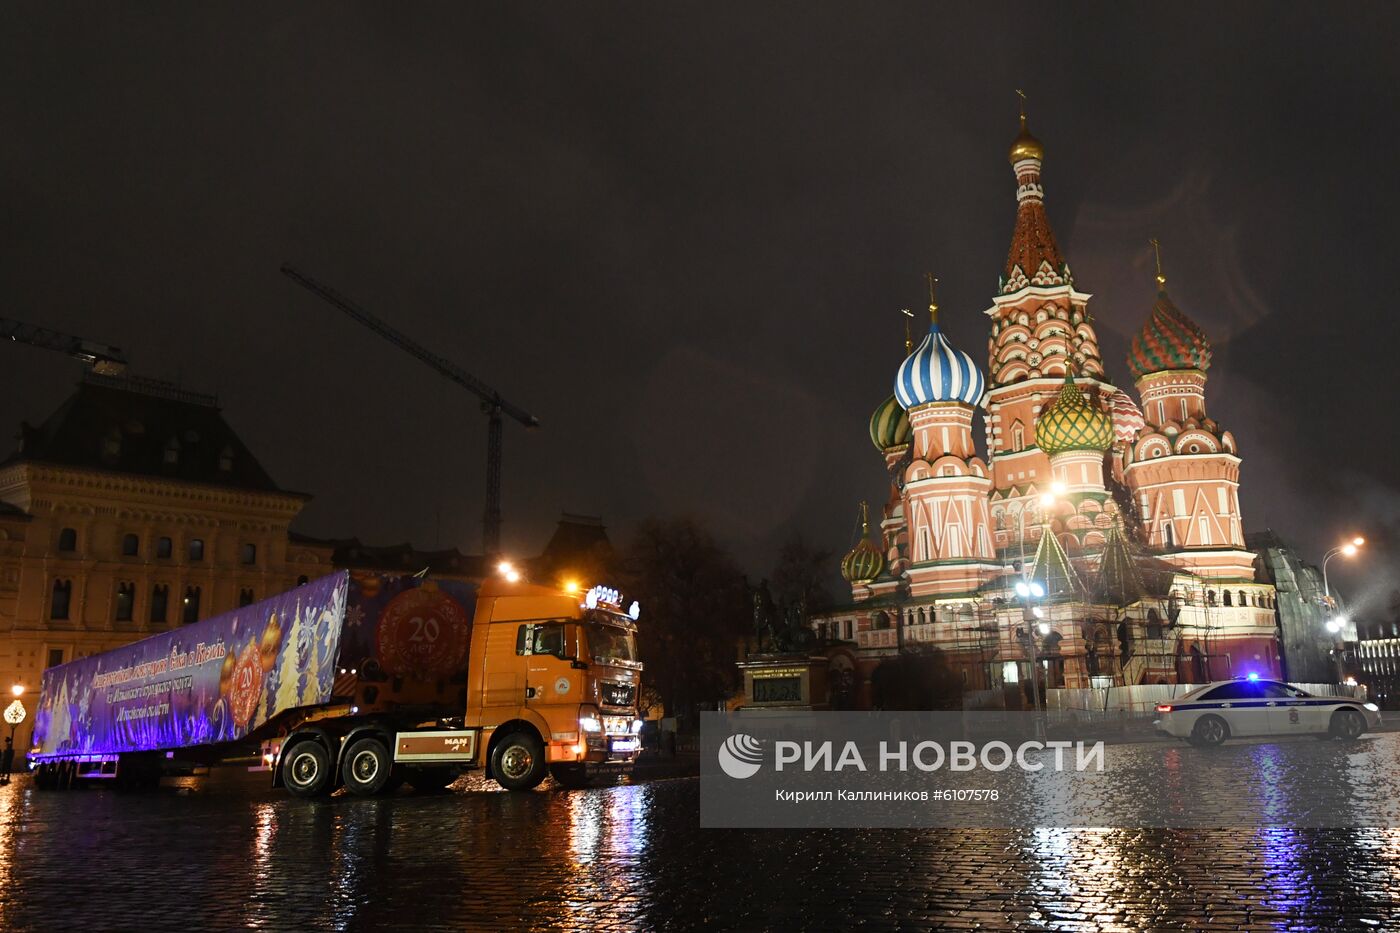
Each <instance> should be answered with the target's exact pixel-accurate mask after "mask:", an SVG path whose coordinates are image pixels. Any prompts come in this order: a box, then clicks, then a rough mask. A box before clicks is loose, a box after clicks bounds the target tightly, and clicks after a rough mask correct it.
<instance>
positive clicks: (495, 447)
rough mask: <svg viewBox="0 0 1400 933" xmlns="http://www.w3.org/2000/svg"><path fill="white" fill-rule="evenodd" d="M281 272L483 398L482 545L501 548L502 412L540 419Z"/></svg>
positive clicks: (329, 294) (311, 282)
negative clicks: (484, 460) (484, 490)
mask: <svg viewBox="0 0 1400 933" xmlns="http://www.w3.org/2000/svg"><path fill="white" fill-rule="evenodd" d="M282 274H283V275H285V276H286V277H287V278H289V279H291V280H292V281H293V282H296V283H297V284H298V285H300V286H301V287H302V288H305V289H306V290H307V291H310V292H312V293H314V294H316V295H319V296H320V297H321V298H323V299H325V300H326V301H327V302H329V303H330V304H332V305H335V306H336V307H337V308H339V309H340V310H341V311H344V312H345V313H346V314H347V315H348V316H349V317H350V318H352V319H353V320H355V321H358V322H359V323H361V324H363V325H364V326H365V327H368V328H369V329H370V330H372V331H374V332H375V333H376V334H378V335H379V336H381V337H383V338H384V339H385V340H387V341H389V342H390V343H392V344H393V345H394V346H396V347H398V348H399V349H400V350H403V351H404V352H405V353H408V354H409V355H410V356H414V357H416V358H417V359H419V360H420V361H422V362H424V363H427V364H428V365H429V366H430V367H432V368H433V369H435V370H437V372H438V373H439V374H441V375H443V376H445V377H447V378H448V379H450V380H452V381H453V382H455V383H457V384H458V385H459V386H461V387H462V388H464V389H466V390H467V391H468V392H471V393H473V394H475V395H476V396H477V397H478V398H480V399H481V410H482V411H483V412H485V413H486V510H485V514H484V516H483V517H482V523H481V524H482V545H483V548H484V549H485V552H486V554H487V555H493V554H498V553H500V550H501V421H502V418H501V416H502V415H509V416H510V417H512V418H514V419H515V420H516V421H518V422H520V423H521V424H523V425H524V426H525V427H527V428H537V427H539V424H540V420H539V419H538V418H536V417H535V416H534V415H532V414H530V413H529V412H527V411H525V410H524V409H523V408H519V407H518V406H515V405H512V404H511V403H510V402H507V401H506V400H505V399H503V398H501V393H499V392H497V391H496V390H495V389H493V388H491V387H490V386H489V385H487V384H486V383H484V382H482V381H481V380H480V379H478V378H476V377H475V376H473V375H471V374H470V373H468V372H466V371H465V370H463V369H462V368H461V367H460V366H457V365H456V364H455V363H452V362H450V361H448V360H445V359H443V358H442V357H440V356H438V355H437V354H436V353H433V352H432V351H431V350H429V349H427V348H426V347H424V346H423V345H422V344H420V343H418V342H417V341H416V340H414V339H413V338H411V337H408V336H407V335H405V334H401V333H399V332H398V331H397V330H395V329H394V328H392V327H390V326H389V325H388V324H386V323H384V322H383V321H381V320H380V319H379V318H377V317H375V316H374V315H373V314H370V313H369V312H368V311H366V310H365V309H364V308H361V307H360V306H359V305H357V304H355V302H353V301H351V300H350V299H349V298H346V297H345V296H344V295H342V294H341V293H340V292H338V291H336V290H335V289H333V288H331V287H330V286H329V285H325V284H323V283H321V282H318V281H316V280H315V279H313V278H311V277H310V276H308V275H305V274H304V273H302V272H300V271H298V270H297V269H296V268H295V267H294V266H292V265H290V264H287V263H284V264H283V265H282Z"/></svg>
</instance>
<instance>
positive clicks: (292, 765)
mask: <svg viewBox="0 0 1400 933" xmlns="http://www.w3.org/2000/svg"><path fill="white" fill-rule="evenodd" d="M282 783H283V784H285V785H287V792H288V793H290V794H292V795H293V796H295V797H323V796H325V795H326V794H329V793H330V792H331V787H332V785H334V784H335V771H334V766H333V765H332V764H331V753H330V752H328V751H326V747H325V746H324V745H322V744H321V743H320V742H318V741H316V740H315V739H304V740H302V741H300V742H298V743H297V744H295V745H293V746H292V747H291V750H290V751H286V752H283V753H282Z"/></svg>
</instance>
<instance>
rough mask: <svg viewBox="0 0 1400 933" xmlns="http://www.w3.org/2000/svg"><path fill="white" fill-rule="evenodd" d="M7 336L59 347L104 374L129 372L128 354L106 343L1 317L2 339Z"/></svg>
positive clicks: (45, 347) (17, 339)
mask: <svg viewBox="0 0 1400 933" xmlns="http://www.w3.org/2000/svg"><path fill="white" fill-rule="evenodd" d="M5 337H8V338H9V339H10V340H11V341H12V342H14V343H26V344H29V346H31V347H39V348H41V349H44V350H57V351H58V352H59V353H64V354H67V355H68V356H71V357H73V359H75V360H81V361H82V362H84V363H86V364H87V365H89V366H91V367H92V370H93V372H96V373H101V374H102V375H104V376H120V375H121V374H122V373H123V372H125V371H126V354H125V353H123V352H122V351H121V350H120V349H119V348H117V347H112V346H108V345H107V344H105V343H96V342H94V341H92V340H87V339H85V338H83V337H74V336H72V335H71V334H62V333H59V332H58V331H56V330H49V329H48V328H47V327H40V326H39V325H37V324H26V323H24V322H23V321H12V320H10V319H9V318H3V317H0V338H5Z"/></svg>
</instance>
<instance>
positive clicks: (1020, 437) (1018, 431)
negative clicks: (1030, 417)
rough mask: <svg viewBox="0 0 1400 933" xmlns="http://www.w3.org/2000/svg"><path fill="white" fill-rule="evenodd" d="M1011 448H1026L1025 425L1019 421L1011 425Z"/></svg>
mask: <svg viewBox="0 0 1400 933" xmlns="http://www.w3.org/2000/svg"><path fill="white" fill-rule="evenodd" d="M1011 449H1012V450H1025V449H1026V427H1025V425H1023V424H1021V422H1019V421H1018V422H1016V423H1015V424H1013V425H1012V426H1011Z"/></svg>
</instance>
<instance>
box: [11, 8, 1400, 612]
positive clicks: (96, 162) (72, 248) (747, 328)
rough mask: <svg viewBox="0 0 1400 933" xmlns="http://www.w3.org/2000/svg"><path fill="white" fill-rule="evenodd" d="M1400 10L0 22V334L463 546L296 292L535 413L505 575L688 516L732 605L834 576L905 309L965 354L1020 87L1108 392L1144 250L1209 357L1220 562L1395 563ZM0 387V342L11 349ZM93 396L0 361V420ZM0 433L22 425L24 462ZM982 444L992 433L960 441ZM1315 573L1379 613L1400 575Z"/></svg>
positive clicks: (437, 492)
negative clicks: (345, 300)
mask: <svg viewBox="0 0 1400 933" xmlns="http://www.w3.org/2000/svg"><path fill="white" fill-rule="evenodd" d="M1397 18H1398V17H1397V14H1396V13H1395V10H1394V7H1393V6H1389V5H1385V4H1380V3H1374V4H1370V3H1352V4H1336V5H1334V4H1327V5H1322V4H1311V5H1303V4H1286V5H1281V4H1243V3H1235V4H1205V3H1199V4H1172V5H1165V4H1156V5H1146V4H1121V3H1112V4H1087V3H1080V4H1073V5H1070V4H1063V5H1060V4H1050V3H1038V4H1028V5H1011V4H983V3H976V4H967V5H954V4H935V3H909V4H897V3H881V4H849V3H829V4H814V3H813V4H797V3H789V4H776V3H751V2H746V3H732V4H716V3H693V4H680V3H665V4H658V3H651V2H648V3H606V4H603V3H563V2H559V3H552V4H531V3H503V4H496V5H488V4H471V5H465V4H442V5H429V4H421V3H416V4H388V3H381V4H370V5H356V4H344V3H334V4H332V3H325V4H310V3H300V4H296V3H292V4H288V3H274V4H249V3H238V4H223V3H198V4H168V3H167V4H158V5H145V4H134V3H120V4H118V3H92V4H82V5H78V4H62V3H24V4H17V3H11V4H6V5H5V6H4V7H3V9H2V10H0V196H3V204H4V210H3V212H0V288H3V295H4V304H5V310H4V311H3V312H0V313H3V314H5V315H6V316H10V317H16V318H20V319H22V320H28V321H34V322H39V323H43V324H46V325H48V326H51V327H55V328H59V329H63V330H68V331H71V332H74V333H78V334H82V335H84V336H88V337H92V338H94V339H98V340H104V341H107V342H111V343H114V344H117V345H120V346H123V347H126V348H127V349H128V350H129V352H130V355H131V357H132V359H133V362H134V368H135V369H136V370H137V371H138V372H141V373H143V374H146V375H150V376H156V377H161V378H167V379H178V380H180V381H181V382H183V383H184V384H186V385H187V386H188V387H190V388H195V389H204V390H210V391H217V392H218V393H219V394H220V396H221V398H222V399H223V402H224V407H225V411H226V414H227V417H228V419H229V420H230V421H231V422H232V423H233V425H234V426H235V427H236V428H237V429H238V430H239V431H240V432H241V433H242V434H243V436H244V437H245V439H246V440H247V442H248V443H249V445H250V446H251V447H252V448H253V450H254V451H255V452H256V453H257V454H258V456H259V457H260V459H261V460H262V461H263V463H264V465H265V466H266V467H267V468H268V470H269V471H270V472H271V473H272V475H273V476H274V477H275V478H276V479H277V480H278V481H279V482H280V483H282V484H283V485H284V486H286V487H289V488H293V489H299V490H306V491H309V492H312V493H314V494H315V496H316V499H315V501H314V502H313V503H312V504H311V505H310V506H309V507H308V508H307V510H306V512H305V513H304V516H303V519H302V520H301V522H300V524H299V526H298V527H299V528H300V529H301V530H304V531H306V532H308V533H313V534H325V535H342V534H352V533H353V534H358V535H360V536H361V537H362V538H365V539H367V540H371V541H377V542H386V541H391V540H402V539H405V538H409V539H412V540H413V541H415V542H416V543H419V544H421V545H424V546H432V545H433V544H434V543H435V542H436V541H437V540H439V536H438V528H439V523H440V525H441V528H442V532H441V538H440V540H441V543H442V544H444V545H446V544H453V543H456V544H460V545H462V546H463V547H464V548H475V547H476V546H477V544H478V543H479V540H480V537H479V535H480V530H479V529H480V525H479V518H480V512H481V491H482V488H483V478H482V477H483V463H482V461H483V446H484V435H485V430H484V424H483V419H482V417H481V416H480V414H479V413H478V411H477V408H476V405H475V404H474V402H473V400H472V399H470V398H469V397H467V396H466V395H465V394H464V393H462V392H460V391H458V390H456V389H455V388H454V387H452V386H451V385H449V384H448V383H446V382H444V381H443V380H442V379H440V378H439V377H437V376H436V375H434V374H433V373H431V372H429V371H428V370H426V369H425V368H424V367H423V366H422V365H420V364H419V363H417V362H415V361H414V360H412V359H410V358H408V357H406V356H404V355H402V354H401V353H399V352H398V351H396V350H394V349H393V348H392V347H390V346H388V345H387V344H384V343H381V342H380V341H379V340H378V339H377V338H376V337H374V336H373V335H371V334H370V333H368V332H367V331H363V330H362V329H360V328H359V327H358V326H357V325H354V324H352V323H351V322H349V321H348V320H346V319H344V318H342V317H341V316H340V315H339V314H338V312H336V311H334V310H333V309H331V308H330V307H329V306H326V305H324V304H322V303H320V302H319V301H318V300H316V299H315V298H313V297H312V296H310V295H309V294H308V293H306V292H304V291H302V290H300V289H299V288H297V287H296V286H295V285H293V284H292V283H290V282H289V281H287V280H286V279H284V278H283V277H282V276H281V275H279V274H278V271H277V270H278V266H279V264H280V263H281V262H283V261H284V260H290V261H293V262H295V263H297V264H299V265H301V266H302V267H304V268H305V269H306V270H307V271H309V272H310V273H311V274H313V275H315V276H317V277H320V278H322V279H324V280H326V281H328V282H331V283H334V284H335V285H336V286H337V287H339V288H340V289H341V290H342V291H344V292H346V293H348V294H350V295H352V296H354V297H356V298H357V299H359V300H360V301H361V302H362V303H363V304H365V305H366V306H368V307H369V308H371V309H372V310H374V311H375V312H377V313H378V314H380V315H381V316H382V317H384V318H386V319H388V320H390V321H392V322H393V323H395V324H396V325H397V326H399V327H400V328H402V329H403V330H405V331H407V332H409V333H411V334H414V335H416V336H418V337H419V338H421V339H422V340H423V341H424V342H426V343H429V344H430V345H431V346H433V347H434V348H435V349H437V350H438V351H439V352H440V353H442V354H443V355H445V356H447V357H449V358H451V359H454V360H457V361H459V362H460V363H461V364H462V365H463V366H464V367H466V368H467V369H468V370H470V371H473V372H475V373H477V374H478V375H480V376H481V377H482V378H484V379H486V380H487V381H489V382H491V383H493V384H495V385H496V386H498V387H499V389H500V390H501V391H502V393H503V394H504V395H505V396H506V397H508V398H510V399H512V400H513V401H515V402H517V403H518V404H520V405H522V406H523V407H525V408H527V409H529V410H531V411H532V412H534V413H535V414H537V415H538V416H539V418H540V419H541V421H542V422H543V425H544V427H543V428H542V429H540V430H539V431H538V432H535V433H534V434H531V435H526V434H524V433H523V432H521V431H519V430H511V429H510V428H509V427H508V429H507V436H506V470H507V477H506V486H505V495H506V501H505V514H506V519H507V526H506V543H507V545H508V546H509V547H511V548H513V549H518V550H522V551H533V550H535V549H537V548H538V547H539V545H540V544H541V543H542V541H543V539H544V537H545V536H546V535H547V533H548V532H549V530H550V528H551V527H552V525H553V522H554V520H555V518H556V517H557V514H558V512H559V511H560V510H561V509H568V510H573V511H579V512H588V513H600V514H602V515H604V516H605V517H606V519H607V521H608V523H609V525H610V526H611V527H612V528H613V529H614V531H615V532H616V533H617V534H619V535H623V534H625V532H626V529H627V528H628V527H629V525H630V524H631V523H632V522H634V521H635V520H636V519H638V518H639V517H642V516H646V515H652V514H663V515H667V514H675V513H692V514H695V515H698V516H700V517H702V518H703V519H705V520H706V521H707V522H709V523H710V524H711V525H712V526H713V528H714V529H715V531H716V532H717V533H718V534H719V535H720V536H721V537H722V538H724V539H725V540H726V541H728V542H729V543H730V544H731V545H732V546H733V547H734V549H735V551H736V553H737V554H738V555H739V556H740V557H741V559H742V560H743V562H744V563H745V564H746V566H747V567H748V568H749V569H750V570H752V571H754V572H762V571H765V570H766V569H767V567H768V565H769V564H770V563H771V556H772V553H773V551H774V550H775V548H776V545H777V543H778V542H779V541H780V540H781V539H782V538H783V537H784V536H786V535H787V534H788V533H789V532H790V531H791V530H793V529H800V530H802V531H803V532H804V533H806V534H807V535H808V536H809V537H811V538H813V539H815V540H820V541H822V542H826V543H829V544H830V545H831V546H832V547H834V548H844V547H845V546H846V545H847V544H848V543H849V539H850V534H851V525H852V521H853V514H854V508H855V503H856V502H857V501H858V500H859V499H861V498H862V497H868V498H871V499H873V500H879V499H880V498H881V496H882V494H883V490H884V478H883V470H882V466H881V463H880V459H879V457H878V455H877V454H876V453H875V451H874V450H873V449H872V448H871V447H870V444H869V441H868V440H867V439H866V419H867V418H868V416H869V414H870V411H871V410H872V409H873V408H874V406H875V405H876V404H877V403H878V402H880V401H881V400H882V399H883V398H884V397H885V396H886V395H887V394H888V393H889V391H890V384H891V380H892V376H893V372H894V368H895V366H896V365H897V363H898V359H899V355H900V350H901V346H900V323H899V315H898V309H899V308H900V307H916V308H917V307H919V306H920V305H921V304H922V302H923V300H924V299H923V289H922V279H921V276H922V273H923V272H924V270H925V269H929V268H931V269H933V270H934V271H935V272H936V273H937V274H938V275H939V276H940V277H941V279H942V281H943V292H942V302H941V303H942V305H943V308H944V316H945V323H946V327H947V330H948V331H949V332H950V334H951V336H952V337H953V339H954V340H955V342H956V343H958V344H959V345H960V346H962V347H964V348H966V349H968V350H969V351H971V352H973V353H974V355H976V356H977V357H978V358H979V359H981V358H984V357H985V341H986V319H985V316H984V314H983V312H984V310H985V309H986V308H987V307H988V306H989V305H990V303H991V297H992V295H993V293H994V290H995V286H996V278H997V274H998V272H999V271H1000V269H1001V266H1002V264H1003V262H1004V261H1005V257H1006V250H1007V246H1008V243H1009V238H1010V233H1011V226H1012V220H1013V217H1014V197H1013V192H1014V180H1013V178H1012V175H1011V171H1010V168H1009V166H1008V165H1007V162H1006V150H1007V147H1008V145H1009V143H1010V141H1011V138H1012V137H1013V136H1014V135H1015V131H1016V103H1015V97H1014V94H1013V89H1014V88H1018V87H1020V88H1024V89H1026V91H1027V93H1028V94H1029V96H1030V118H1031V127H1032V129H1033V130H1034V131H1035V132H1036V134H1037V135H1038V136H1039V137H1040V138H1041V139H1042V141H1043V142H1044V143H1045V146H1046V150H1047V156H1046V164H1045V175H1044V181H1045V185H1046V192H1047V198H1046V202H1047V208H1048V210H1049V212H1050V217H1051V221H1052V223H1053V225H1054V227H1055V229H1056V231H1057V233H1058V235H1059V239H1060V243H1061V245H1062V247H1063V248H1064V250H1065V252H1066V254H1067V256H1068V258H1069V261H1070V263H1071V265H1072V266H1073V268H1074V271H1075V274H1076V280H1077V282H1078V284H1079V285H1080V286H1081V287H1082V288H1083V289H1085V290H1087V291H1089V292H1092V293H1093V294H1094V295H1095V298H1094V299H1093V301H1092V302H1091V303H1090V309H1091V310H1092V312H1093V313H1094V315H1095V317H1096V319H1097V326H1098V329H1099V333H1100V336H1101V339H1102V342H1103V346H1104V355H1105V358H1106V360H1107V361H1108V364H1109V367H1110V374H1111V375H1112V376H1114V377H1115V378H1117V379H1118V380H1120V381H1121V382H1123V383H1126V382H1127V374H1126V371H1125V370H1126V367H1125V366H1124V365H1123V363H1122V359H1123V355H1124V351H1125V349H1126V341H1127V338H1128V336H1129V335H1131V333H1132V332H1133V331H1134V330H1135V329H1136V328H1138V327H1139V326H1140V325H1141V323H1142V321H1143V319H1144V316H1145V315H1146V313H1147V310H1148V308H1149V307H1150V304H1151V300H1152V280H1151V268H1150V250H1149V247H1148V246H1147V240H1148V238H1149V237H1151V236H1156V237H1158V238H1160V239H1161V241H1162V243H1163V249H1164V259H1165V262H1166V267H1167V273H1168V276H1169V278H1170V289H1171V292H1172V295H1173V297H1174V299H1175V300H1176V302H1177V304H1178V305H1179V306H1181V307H1182V308H1183V309H1185V310H1186V311H1187V312H1188V313H1189V314H1191V315H1193V316H1194V317H1195V318H1196V319H1197V320H1198V321H1199V322H1200V323H1201V324H1202V325H1203V326H1204V327H1205V328H1206V329H1207V331H1208V332H1209V334H1210V335H1211V337H1212V339H1213V340H1214V343H1215V346H1216V355H1215V365H1214V366H1213V367H1212V369H1211V372H1210V383H1209V386H1208V403H1209V406H1210V408H1211V411H1212V414H1213V415H1214V416H1216V417H1217V418H1219V419H1220V420H1221V421H1222V422H1223V423H1224V424H1225V425H1226V426H1227V427H1229V428H1231V429H1232V430H1233V431H1234V432H1235V434H1236V436H1237V438H1238V440H1239V444H1240V447H1241V450H1242V452H1243V455H1244V467H1243V489H1242V500H1243V506H1244V509H1245V520H1246V526H1247V527H1249V528H1251V529H1260V528H1263V527H1266V526H1271V527H1273V528H1275V529H1276V530H1277V531H1279V532H1280V533H1281V534H1283V535H1284V536H1286V537H1288V538H1291V539H1294V540H1296V541H1297V542H1298V543H1299V544H1300V545H1301V546H1303V547H1304V549H1305V550H1306V551H1308V552H1310V553H1311V554H1312V555H1313V556H1314V557H1318V556H1320V552H1321V550H1322V549H1324V548H1325V547H1326V546H1327V545H1328V544H1329V543H1330V542H1332V541H1334V540H1335V539H1337V538H1338V537H1339V536H1341V535H1343V534H1348V533H1353V532H1354V531H1357V530H1360V531H1361V532H1362V533H1365V534H1367V535H1368V536H1370V537H1372V538H1373V539H1374V540H1376V541H1378V542H1381V541H1383V540H1384V539H1386V538H1387V537H1390V538H1392V539H1394V538H1395V536H1396V535H1397V532H1400V478H1397V470H1396V467H1395V465H1394V458H1395V455H1396V451H1397V444H1396V441H1395V439H1394V431H1395V423H1396V415H1395V411H1394V406H1395V399H1396V389H1397V381H1400V376H1397V373H1400V361H1398V360H1397V358H1396V353H1397V346H1400V323H1397V322H1398V321H1400V314H1397V311H1396V309H1395V308H1394V307H1393V306H1392V305H1393V302H1392V301H1391V300H1390V291H1391V286H1392V284H1393V283H1392V279H1393V278H1394V275H1395V272H1394V266H1395V256H1394V250H1395V238H1396V233H1395V219H1396V217H1397V216H1400V194H1397V183H1396V180H1395V179H1396V177H1397V175H1396V169H1395V164H1394V163H1395V158H1396V153H1397V151H1400V131H1397V122H1398V121H1400V117H1397V109H1398V108H1397V96H1400V94H1398V93H1397V88H1400V82H1397V71H1400V65H1398V64H1397V56H1396V55H1395V53H1394V36H1395V34H1396V27H1397V25H1400V24H1398V23H1397ZM0 349H3V348H0ZM78 371H79V367H78V364H76V363H71V362H68V361H65V360H63V359H62V358H57V357H53V356H52V355H50V354H45V353H41V352H39V351H36V350H26V349H23V348H10V349H7V350H5V353H4V355H3V359H0V425H7V426H11V427H13V426H17V425H18V423H19V421H20V420H21V419H22V418H27V419H29V420H30V421H39V420H41V419H42V418H44V417H45V416H46V415H47V414H48V413H49V411H51V410H52V409H53V408H54V407H56V406H57V405H58V404H59V403H60V402H61V401H62V399H63V398H64V397H65V395H66V394H67V392H68V391H69V389H70V386H71V384H72V382H73V381H74V379H75V378H76V376H77V375H78ZM7 430H8V428H7ZM979 436H980V433H979ZM1397 552H1400V549H1397V550H1396V551H1392V552H1391V553H1389V554H1386V553H1384V549H1378V550H1377V551H1376V552H1373V553H1372V554H1371V555H1370V556H1369V558H1368V559H1367V561H1366V562H1365V563H1364V564H1358V565H1357V566H1358V567H1361V568H1364V570H1365V573H1364V574H1357V575H1353V576H1351V577H1349V578H1348V577H1343V576H1342V568H1341V567H1340V566H1339V564H1340V562H1334V563H1333V565H1332V569H1333V572H1334V576H1339V577H1341V578H1342V579H1344V580H1345V581H1346V582H1347V583H1348V584H1350V589H1351V592H1352V593H1353V595H1356V596H1360V595H1362V593H1363V592H1370V591H1371V590H1372V589H1376V588H1384V589H1388V588H1389V586H1391V585H1394V584H1393V583H1390V582H1378V581H1384V580H1387V579H1388V577H1389V576H1393V575H1394V573H1393V571H1394V568H1393V567H1392V566H1391V561H1392V560H1393V559H1394V555H1395V553H1397Z"/></svg>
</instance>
